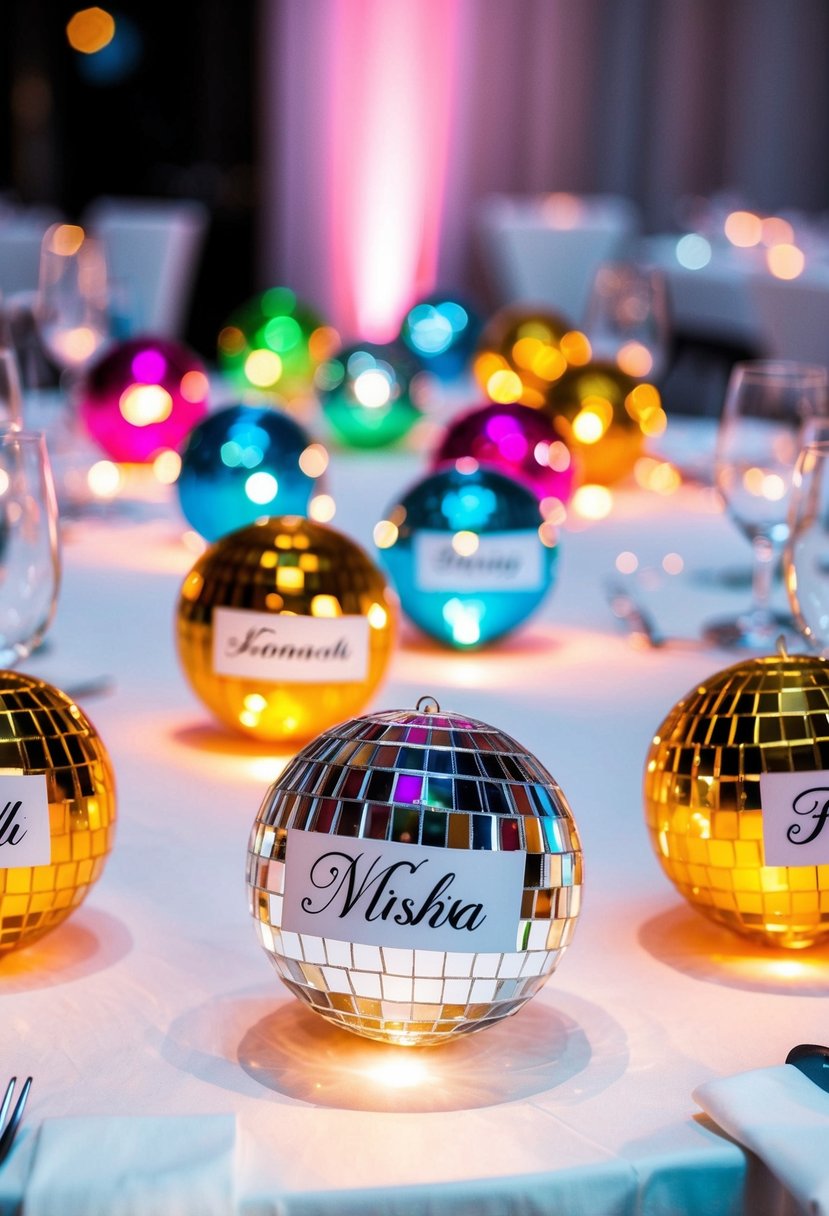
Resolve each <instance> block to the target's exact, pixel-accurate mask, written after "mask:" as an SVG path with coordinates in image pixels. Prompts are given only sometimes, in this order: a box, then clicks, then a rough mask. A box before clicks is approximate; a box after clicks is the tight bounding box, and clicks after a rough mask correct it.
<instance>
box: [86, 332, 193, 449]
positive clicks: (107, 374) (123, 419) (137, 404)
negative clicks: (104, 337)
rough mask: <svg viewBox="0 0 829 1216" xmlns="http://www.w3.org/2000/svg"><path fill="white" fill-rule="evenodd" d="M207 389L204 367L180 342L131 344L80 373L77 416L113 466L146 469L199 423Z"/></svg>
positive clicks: (140, 339)
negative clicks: (144, 466)
mask: <svg viewBox="0 0 829 1216" xmlns="http://www.w3.org/2000/svg"><path fill="white" fill-rule="evenodd" d="M208 389H209V385H208V380H207V374H206V371H205V367H204V364H203V363H202V361H201V359H199V357H198V356H197V355H195V354H194V353H193V352H192V351H191V350H189V349H188V348H187V347H186V346H184V345H182V344H181V343H180V342H173V341H171V340H170V339H169V338H155V337H151V336H144V337H138V338H130V339H128V340H127V341H125V342H119V343H118V344H117V345H115V346H114V347H112V348H110V350H109V351H108V352H107V353H106V354H105V355H104V356H103V357H102V358H100V359H98V360H97V361H96V362H95V363H94V364H92V366H91V367H89V368H88V369H87V370H86V371H85V372H84V375H83V378H82V380H81V383H80V386H79V413H80V417H81V419H82V421H83V423H84V425H85V427H86V429H87V431H88V432H89V434H90V435H91V436H92V438H93V439H94V440H95V441H96V442H97V443H98V444H99V445H100V447H101V448H102V449H103V451H104V452H106V454H107V455H108V456H110V457H111V458H112V459H113V460H119V461H132V462H135V463H138V464H141V463H147V462H149V461H151V460H153V459H154V458H155V457H156V456H157V455H158V454H159V452H162V451H165V450H167V449H169V448H177V447H178V446H179V444H180V443H181V442H182V441H183V439H184V438H185V436H186V435H187V434H188V432H189V431H190V430H191V429H192V427H194V426H195V425H196V423H197V422H200V421H201V419H202V418H203V417H204V416H205V414H206V413H207V400H208Z"/></svg>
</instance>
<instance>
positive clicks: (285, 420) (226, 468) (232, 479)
mask: <svg viewBox="0 0 829 1216" xmlns="http://www.w3.org/2000/svg"><path fill="white" fill-rule="evenodd" d="M327 465H328V453H327V452H326V450H325V448H324V447H323V446H322V444H319V443H312V441H311V438H310V436H309V435H308V434H307V432H306V431H305V430H304V429H303V428H302V427H301V426H300V425H299V423H297V422H295V421H294V419H293V418H291V417H289V416H288V415H287V414H285V413H282V412H281V411H279V410H276V409H270V408H261V407H257V406H252V405H231V406H227V407H226V408H225V409H222V410H217V411H216V412H215V413H213V414H210V415H209V416H208V417H207V418H205V419H204V420H203V421H202V422H200V423H199V424H198V425H197V426H195V427H194V428H193V430H192V431H191V432H190V435H189V436H188V438H187V442H186V443H185V445H184V448H183V450H182V453H181V472H180V473H179V476H178V481H177V483H176V486H177V490H178V497H179V503H180V505H181V510H182V512H183V514H184V516H185V518H186V519H187V521H188V523H189V524H190V525H191V526H192V527H193V528H195V530H196V531H197V532H199V533H200V534H201V535H202V536H203V537H205V539H207V540H210V541H213V540H216V539H217V538H218V537H219V536H224V535H225V533H227V532H233V531H235V530H236V529H237V528H242V527H244V526H245V525H246V524H252V523H254V522H255V521H256V520H257V519H259V518H260V516H262V515H306V514H307V513H308V505H309V502H310V500H311V496H312V495H313V494H314V492H315V489H316V488H317V486H318V485H319V484H320V478H321V477H322V475H323V473H324V472H325V469H326V467H327Z"/></svg>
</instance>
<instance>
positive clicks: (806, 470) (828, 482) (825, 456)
mask: <svg viewBox="0 0 829 1216" xmlns="http://www.w3.org/2000/svg"><path fill="white" fill-rule="evenodd" d="M808 438H809V441H808V442H807V443H806V446H805V447H804V448H803V450H802V451H801V453H800V455H799V456H798V458H797V464H796V465H795V469H794V474H793V477H792V497H791V503H790V506H789V537H788V540H787V542H786V547H785V549H784V551H783V579H784V582H785V585H786V591H787V593H788V596H789V604H790V605H791V609H792V613H793V614H794V618H795V621H796V623H797V627H798V629H799V630H800V632H801V633H802V634H803V636H804V637H805V638H806V640H807V641H808V642H809V644H810V646H811V647H812V648H813V649H814V650H817V651H819V652H821V653H825V652H826V651H827V650H829V427H821V428H820V429H815V430H814V431H813V434H812V435H811V436H809V437H808Z"/></svg>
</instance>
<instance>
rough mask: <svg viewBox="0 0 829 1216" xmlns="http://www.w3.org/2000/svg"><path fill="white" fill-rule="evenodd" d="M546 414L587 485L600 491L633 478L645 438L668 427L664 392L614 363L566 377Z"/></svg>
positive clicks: (551, 394) (592, 365)
mask: <svg viewBox="0 0 829 1216" xmlns="http://www.w3.org/2000/svg"><path fill="white" fill-rule="evenodd" d="M544 413H545V414H546V415H547V417H548V418H549V419H550V421H551V422H552V424H553V426H554V428H555V430H556V431H557V432H558V434H559V435H560V436H561V438H562V439H564V440H565V442H566V443H567V445H568V447H569V448H570V449H571V450H572V451H573V452H574V453H575V454H576V455H577V457H578V461H579V467H580V470H581V477H582V480H583V481H585V482H590V483H598V484H600V485H611V484H612V483H613V482H615V481H620V480H621V479H622V478H623V477H626V476H627V475H628V474H629V473H631V472H632V470H633V466H634V465H635V464H636V461H637V460H638V459H639V457H640V456H641V455H642V452H643V449H644V442H645V436H646V435H657V434H659V433H660V432H661V431H662V430H664V428H665V425H666V421H667V419H666V416H665V412H664V410H663V409H662V401H661V398H660V395H659V390H658V389H657V388H656V387H655V386H654V385H653V384H647V383H644V382H641V381H638V380H634V379H633V378H632V377H631V376H627V375H625V373H624V372H621V371H619V369H618V367H616V366H614V365H613V364H610V363H607V364H604V363H590V364H588V365H587V366H585V367H574V368H570V369H569V370H568V371H566V372H565V373H564V374H563V375H562V376H561V378H560V379H559V380H557V381H556V383H555V384H553V385H551V386H550V389H549V392H548V394H547V398H546V401H545V404H544Z"/></svg>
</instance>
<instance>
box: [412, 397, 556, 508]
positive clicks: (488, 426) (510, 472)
mask: <svg viewBox="0 0 829 1216" xmlns="http://www.w3.org/2000/svg"><path fill="white" fill-rule="evenodd" d="M465 457H466V458H468V457H472V458H473V459H474V460H476V461H477V462H478V464H482V465H487V466H489V468H493V469H497V470H498V472H499V473H503V474H505V475H506V476H507V477H512V478H514V480H516V481H520V482H521V483H522V484H523V485H525V486H527V487H528V489H530V490H532V491H533V493H534V494H535V495H536V497H537V498H538V499H540V500H543V499H545V498H557V499H558V500H559V501H560V502H562V503H566V502H567V501H568V500H569V498H570V495H571V494H572V492H573V480H574V475H575V470H574V465H573V456H572V453H571V451H570V449H569V448H568V447H567V445H566V444H565V443H564V441H563V439H562V438H561V436H560V435H559V434H558V432H557V431H556V430H555V429H554V428H553V425H552V423H551V422H550V420H549V418H547V417H545V415H544V414H541V413H539V412H538V410H534V409H531V408H530V406H528V405H519V404H518V403H513V404H510V405H482V406H479V407H477V408H476V409H473V410H469V411H468V412H467V413H465V414H462V415H460V417H458V418H456V419H455V420H454V422H452V423H451V424H450V425H449V427H448V429H447V431H446V433H445V435H444V437H443V440H442V442H441V444H440V446H439V447H438V449H437V451H436V452H435V454H434V457H433V460H432V465H433V468H439V467H440V466H441V465H445V464H448V463H450V462H454V461H457V460H462V459H464V458H465Z"/></svg>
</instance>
